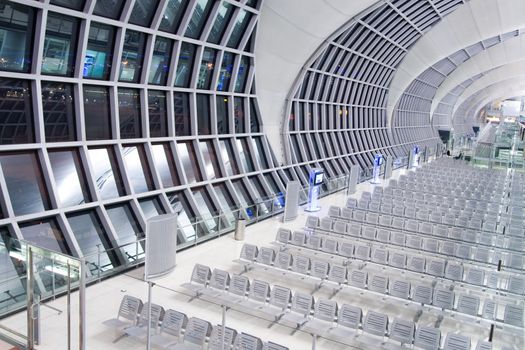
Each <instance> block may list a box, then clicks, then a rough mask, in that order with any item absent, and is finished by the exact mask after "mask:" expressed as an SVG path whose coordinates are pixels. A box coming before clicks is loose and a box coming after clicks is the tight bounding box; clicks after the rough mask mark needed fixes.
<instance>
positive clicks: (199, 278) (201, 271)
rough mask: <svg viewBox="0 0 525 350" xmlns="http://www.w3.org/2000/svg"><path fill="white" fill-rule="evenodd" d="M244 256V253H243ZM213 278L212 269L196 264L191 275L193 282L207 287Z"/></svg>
mask: <svg viewBox="0 0 525 350" xmlns="http://www.w3.org/2000/svg"><path fill="white" fill-rule="evenodd" d="M241 254H242V253H241ZM210 277H211V269H210V268H209V267H208V266H206V265H201V264H195V266H193V271H192V273H191V282H195V283H198V284H202V285H203V286H205V285H206V284H207V283H208V281H209V280H210Z"/></svg>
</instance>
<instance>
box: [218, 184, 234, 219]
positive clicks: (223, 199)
mask: <svg viewBox="0 0 525 350" xmlns="http://www.w3.org/2000/svg"><path fill="white" fill-rule="evenodd" d="M213 188H214V189H215V194H216V195H217V199H218V200H219V204H220V205H221V212H223V213H224V215H225V216H226V219H227V220H228V222H229V223H233V222H235V220H236V217H235V215H233V212H232V209H233V208H235V207H236V205H235V201H234V200H233V198H232V196H231V195H230V193H229V192H228V188H227V187H226V185H225V184H224V183H220V184H215V185H213Z"/></svg>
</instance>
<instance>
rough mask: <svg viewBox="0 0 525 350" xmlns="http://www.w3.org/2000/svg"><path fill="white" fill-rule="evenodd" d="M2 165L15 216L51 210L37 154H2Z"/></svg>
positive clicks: (0, 156)
mask: <svg viewBox="0 0 525 350" xmlns="http://www.w3.org/2000/svg"><path fill="white" fill-rule="evenodd" d="M0 164H1V165H2V171H3V173H4V178H5V182H6V184H7V190H8V192H9V197H10V199H11V205H12V206H13V210H14V212H15V215H24V214H30V213H38V212H41V211H44V210H47V209H50V207H51V206H50V203H49V197H48V193H47V189H46V186H45V183H44V177H43V174H42V169H41V168H40V164H39V161H38V159H37V155H36V153H34V152H30V153H0Z"/></svg>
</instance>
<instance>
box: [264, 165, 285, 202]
mask: <svg viewBox="0 0 525 350" xmlns="http://www.w3.org/2000/svg"><path fill="white" fill-rule="evenodd" d="M264 179H265V180H266V182H267V183H268V184H269V185H270V187H271V189H272V191H273V195H275V196H276V198H275V199H274V201H273V205H274V207H275V208H282V207H284V193H283V192H282V191H281V189H280V188H279V186H278V185H277V182H276V181H275V179H274V178H273V176H272V174H271V173H266V174H264Z"/></svg>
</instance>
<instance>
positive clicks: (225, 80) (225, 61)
mask: <svg viewBox="0 0 525 350" xmlns="http://www.w3.org/2000/svg"><path fill="white" fill-rule="evenodd" d="M234 60H235V55H234V54H233V53H231V52H227V51H225V52H224V53H223V55H222V63H221V70H220V72H219V80H218V81H217V90H219V91H228V90H229V87H230V80H231V77H232V72H233V63H234V62H233V61H234Z"/></svg>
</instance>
